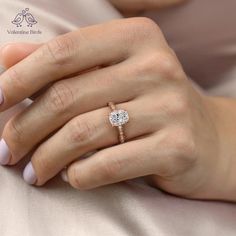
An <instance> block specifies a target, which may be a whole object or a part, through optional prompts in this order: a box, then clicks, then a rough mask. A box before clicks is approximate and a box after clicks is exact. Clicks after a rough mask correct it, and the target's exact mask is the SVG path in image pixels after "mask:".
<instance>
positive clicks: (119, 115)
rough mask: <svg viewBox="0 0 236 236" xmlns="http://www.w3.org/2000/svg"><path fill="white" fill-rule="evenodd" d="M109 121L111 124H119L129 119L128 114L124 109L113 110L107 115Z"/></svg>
mask: <svg viewBox="0 0 236 236" xmlns="http://www.w3.org/2000/svg"><path fill="white" fill-rule="evenodd" d="M109 121H110V123H111V125H112V126H121V125H124V124H126V123H127V122H128V121H129V114H128V112H127V111H125V110H114V111H112V112H111V113H110V115H109Z"/></svg>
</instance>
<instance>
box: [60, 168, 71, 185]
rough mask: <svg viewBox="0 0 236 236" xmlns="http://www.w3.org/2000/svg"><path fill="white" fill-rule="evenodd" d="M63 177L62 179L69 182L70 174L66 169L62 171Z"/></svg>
mask: <svg viewBox="0 0 236 236" xmlns="http://www.w3.org/2000/svg"><path fill="white" fill-rule="evenodd" d="M61 178H62V180H63V181H65V182H67V183H68V182H69V179H68V175H67V171H66V170H63V171H62V172H61Z"/></svg>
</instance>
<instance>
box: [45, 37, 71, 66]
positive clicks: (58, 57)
mask: <svg viewBox="0 0 236 236" xmlns="http://www.w3.org/2000/svg"><path fill="white" fill-rule="evenodd" d="M42 49H43V51H44V53H45V54H46V55H47V56H49V58H50V60H51V62H52V63H53V64H56V65H59V66H61V65H65V64H67V63H68V59H69V58H70V57H71V55H72V54H73V53H74V50H75V43H74V40H73V39H72V38H71V37H70V36H69V34H66V35H60V36H58V37H56V38H55V39H53V40H51V41H49V42H48V43H46V44H45V45H44V46H43V48H42Z"/></svg>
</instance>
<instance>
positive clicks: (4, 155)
mask: <svg viewBox="0 0 236 236" xmlns="http://www.w3.org/2000/svg"><path fill="white" fill-rule="evenodd" d="M10 156H11V153H10V151H9V148H8V146H7V144H6V142H5V140H4V139H1V141H0V164H1V165H7V164H8V163H9V161H10Z"/></svg>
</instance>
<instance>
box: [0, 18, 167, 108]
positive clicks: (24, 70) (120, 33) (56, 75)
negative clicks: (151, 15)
mask: <svg viewBox="0 0 236 236" xmlns="http://www.w3.org/2000/svg"><path fill="white" fill-rule="evenodd" d="M124 22H126V24H124ZM130 22H132V20H129V19H127V20H115V21H112V22H109V23H104V24H101V25H96V26H90V27H86V28H82V29H80V30H77V31H74V32H70V33H68V34H65V35H62V36H59V37H57V38H56V39H54V40H52V41H50V42H48V43H46V44H44V45H43V46H42V47H40V48H39V49H38V50H36V51H35V52H34V53H32V54H31V55H30V56H28V57H27V58H26V59H24V60H22V61H21V62H19V63H18V64H17V65H15V66H13V67H11V68H10V69H9V70H7V71H6V72H5V73H4V74H2V75H1V76H0V88H1V89H2V93H3V96H4V101H3V102H2V104H1V109H0V110H1V111H3V110H5V109H7V108H9V107H10V106H12V105H15V104H16V103H18V102H20V101H22V100H23V99H25V98H27V97H29V96H31V95H32V94H34V93H35V92H36V91H38V90H40V89H41V88H42V87H44V86H46V85H47V84H48V83H50V82H53V81H56V80H59V79H61V78H63V77H65V76H68V75H70V74H73V73H77V72H81V71H84V70H87V69H90V68H94V67H96V66H101V65H104V64H105V65H106V64H114V63H117V62H120V61H123V60H124V59H126V58H127V56H128V55H129V53H131V50H132V47H131V45H130V38H132V37H131V36H130V37H128V35H127V33H128V32H130V31H129V30H128V29H129V28H130V29H131V27H132V31H133V30H134V29H133V28H134V25H133V24H131V23H130ZM145 22H148V24H150V23H149V22H150V21H145ZM121 23H122V24H121ZM145 24H147V23H145ZM137 25H138V24H137ZM144 26H145V25H144ZM144 26H142V28H143V27H144ZM137 27H139V28H141V27H140V26H137ZM152 27H153V23H152ZM111 35H112V40H111ZM163 41H164V40H163ZM133 45H134V44H133V43H132V46H133Z"/></svg>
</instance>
